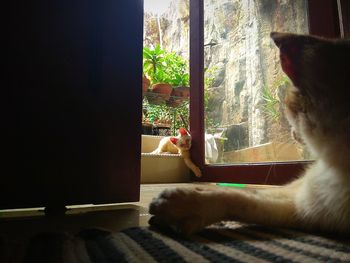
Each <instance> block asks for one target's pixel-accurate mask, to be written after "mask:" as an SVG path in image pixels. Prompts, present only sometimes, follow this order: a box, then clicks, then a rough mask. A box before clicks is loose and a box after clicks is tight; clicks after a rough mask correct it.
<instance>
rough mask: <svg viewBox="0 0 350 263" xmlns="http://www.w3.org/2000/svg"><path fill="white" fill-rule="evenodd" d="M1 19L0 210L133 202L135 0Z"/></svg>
mask: <svg viewBox="0 0 350 263" xmlns="http://www.w3.org/2000/svg"><path fill="white" fill-rule="evenodd" d="M5 13H6V19H5V20H6V21H5V22H6V23H5V31H3V32H5V33H4V34H3V41H5V45H6V49H5V50H6V56H5V59H4V61H3V63H4V66H5V77H4V78H3V79H2V83H3V85H2V97H3V99H4V101H3V105H2V106H4V110H3V111H2V113H1V116H2V117H1V118H2V124H1V127H2V128H1V129H2V133H3V136H2V142H3V143H2V144H3V147H1V148H2V151H3V154H4V155H5V157H4V158H3V160H2V163H3V165H2V168H1V169H2V172H1V183H0V208H6V207H28V206H39V205H48V204H78V203H101V202H102V203H106V202H121V201H135V200H137V199H138V195H139V181H140V178H139V177H140V139H141V136H140V131H141V122H140V120H141V103H142V102H141V100H142V97H141V96H142V95H141V75H142V68H141V67H142V30H143V6H142V1H129V0H123V1H112V0H106V1H77V0H69V1H68V0H61V1H45V0H38V1H26V2H24V4H21V5H20V4H13V6H8V7H6V11H5Z"/></svg>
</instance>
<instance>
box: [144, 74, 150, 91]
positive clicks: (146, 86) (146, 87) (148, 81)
mask: <svg viewBox="0 0 350 263" xmlns="http://www.w3.org/2000/svg"><path fill="white" fill-rule="evenodd" d="M150 83H151V82H150V80H149V79H148V78H147V77H146V76H145V75H143V77H142V91H143V92H146V91H147V90H148V88H149V85H150Z"/></svg>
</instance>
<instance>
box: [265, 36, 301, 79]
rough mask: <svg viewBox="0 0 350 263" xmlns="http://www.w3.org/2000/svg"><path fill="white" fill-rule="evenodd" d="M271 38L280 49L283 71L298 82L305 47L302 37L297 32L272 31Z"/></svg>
mask: <svg viewBox="0 0 350 263" xmlns="http://www.w3.org/2000/svg"><path fill="white" fill-rule="evenodd" d="M271 38H272V39H273V41H274V42H275V44H276V46H277V47H278V48H279V50H280V60H281V65H282V69H283V71H284V72H285V73H286V74H287V76H288V77H289V78H290V79H291V80H292V81H293V83H294V84H295V85H297V84H298V77H299V72H298V70H299V68H300V58H301V52H302V48H303V41H302V38H301V37H299V36H298V35H295V34H289V33H278V32H272V33H271Z"/></svg>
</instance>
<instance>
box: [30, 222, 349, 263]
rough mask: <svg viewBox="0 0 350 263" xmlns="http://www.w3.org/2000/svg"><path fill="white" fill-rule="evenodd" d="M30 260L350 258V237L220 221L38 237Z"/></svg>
mask: <svg viewBox="0 0 350 263" xmlns="http://www.w3.org/2000/svg"><path fill="white" fill-rule="evenodd" d="M25 259H26V260H25V261H26V262H69V263H70V262H74V263H77V262H87V263H89V262H91V263H95V262H142V263H147V262H313V263H314V262H350V242H349V240H345V239H339V238H334V237H325V236H318V235H312V234H307V233H303V232H297V231H292V230H285V229H272V228H266V227H261V226H243V225H238V224H235V223H232V222H231V223H221V224H218V225H214V226H211V227H209V228H207V229H205V230H204V231H202V232H201V233H199V234H197V235H195V236H192V237H190V238H183V237H180V236H177V235H175V234H174V233H172V232H166V233H165V232H160V231H158V230H156V229H153V228H149V227H135V228H129V229H126V230H123V231H121V232H118V233H111V232H109V231H104V230H99V229H87V230H84V231H82V232H80V233H79V234H78V235H76V236H69V235H65V234H61V233H56V234H54V233H51V234H50V233H48V234H42V235H40V236H37V237H35V238H33V240H32V242H30V246H29V247H28V250H27V253H26V257H25Z"/></svg>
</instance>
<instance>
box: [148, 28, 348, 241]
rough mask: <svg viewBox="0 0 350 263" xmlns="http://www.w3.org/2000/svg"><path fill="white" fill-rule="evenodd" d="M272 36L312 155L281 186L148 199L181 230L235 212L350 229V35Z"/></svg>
mask: <svg viewBox="0 0 350 263" xmlns="http://www.w3.org/2000/svg"><path fill="white" fill-rule="evenodd" d="M271 37H272V39H273V41H274V42H275V44H276V45H277V47H278V48H279V50H280V59H281V65H282V68H283V70H284V72H285V73H286V74H287V75H288V76H289V78H290V79H291V80H292V82H293V84H294V87H292V88H290V90H289V91H288V92H287V96H286V101H285V102H286V115H287V118H288V120H289V122H290V124H291V126H292V131H293V135H294V137H295V138H298V139H299V140H301V141H302V142H303V143H304V144H306V146H307V147H308V148H309V149H310V151H312V153H313V154H314V156H316V160H315V162H313V163H312V164H311V165H310V167H309V168H308V169H307V170H306V171H305V172H304V174H303V176H301V177H300V178H299V179H297V180H295V181H294V182H291V183H290V184H288V185H285V186H282V187H276V188H266V189H258V190H249V189H215V190H213V189H205V188H176V189H169V190H165V191H164V192H163V193H161V194H160V195H159V196H158V197H157V198H155V199H154V200H153V201H152V203H151V204H150V213H151V214H153V215H154V219H157V220H154V222H162V223H163V224H167V225H170V226H172V227H173V228H174V229H177V230H178V231H179V232H181V233H183V234H191V233H193V232H196V231H199V230H201V229H202V228H204V227H205V226H207V225H209V224H212V223H215V222H218V221H222V220H237V221H242V222H248V223H255V224H263V225H269V226H278V227H291V228H298V229H303V230H313V231H326V232H334V233H342V234H345V235H350V40H349V39H348V40H328V39H323V38H318V37H313V36H307V35H296V34H287V33H271ZM281 176H283V175H281Z"/></svg>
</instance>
